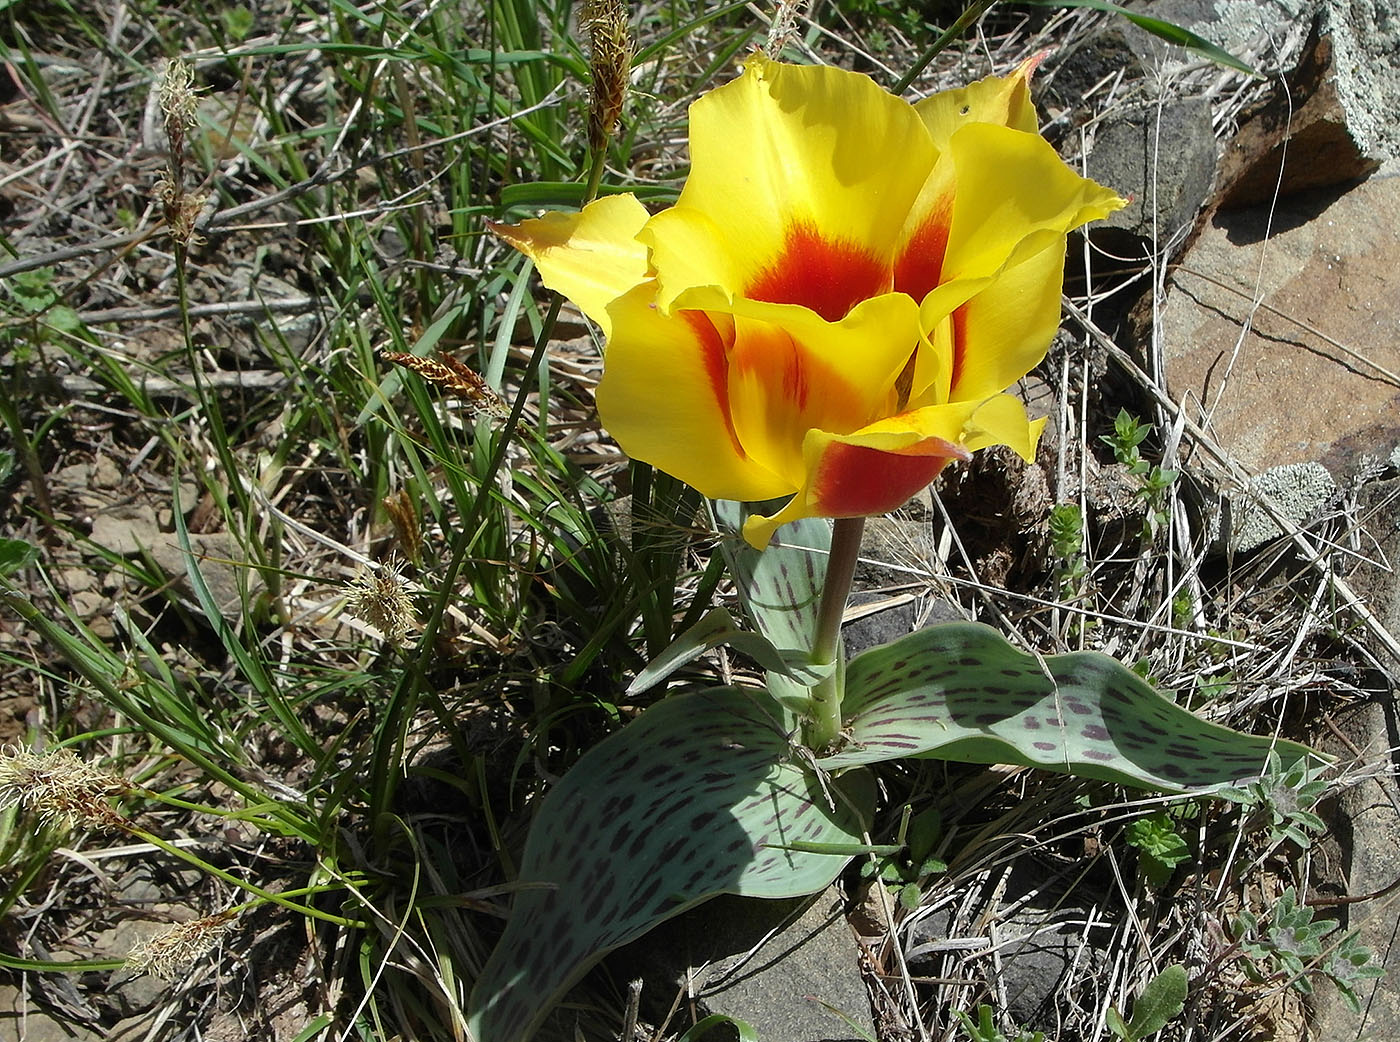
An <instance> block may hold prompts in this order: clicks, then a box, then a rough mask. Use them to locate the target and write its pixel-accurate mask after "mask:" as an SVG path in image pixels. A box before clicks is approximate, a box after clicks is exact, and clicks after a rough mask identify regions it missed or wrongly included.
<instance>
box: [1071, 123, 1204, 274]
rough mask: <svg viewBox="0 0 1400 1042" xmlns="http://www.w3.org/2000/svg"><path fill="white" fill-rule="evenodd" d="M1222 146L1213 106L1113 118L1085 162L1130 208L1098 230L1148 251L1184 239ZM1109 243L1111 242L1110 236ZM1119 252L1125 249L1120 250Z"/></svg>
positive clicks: (1101, 128)
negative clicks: (1214, 125) (1113, 232)
mask: <svg viewBox="0 0 1400 1042" xmlns="http://www.w3.org/2000/svg"><path fill="white" fill-rule="evenodd" d="M1216 154H1217V147H1216V142H1215V132H1214V130H1213V129H1212V127H1211V112H1210V105H1209V104H1208V103H1207V102H1205V101H1204V100H1197V99H1188V100H1180V101H1163V102H1162V103H1161V104H1160V105H1157V104H1148V105H1141V106H1137V107H1135V108H1131V109H1123V110H1120V111H1117V112H1113V113H1110V114H1109V115H1108V116H1106V117H1105V118H1104V120H1103V122H1102V123H1100V125H1099V129H1098V132H1097V133H1096V135H1095V137H1094V149H1093V151H1092V152H1091V153H1090V154H1089V157H1088V160H1087V170H1088V174H1089V176H1090V177H1092V178H1093V179H1094V180H1096V181H1099V182H1100V183H1102V184H1106V185H1109V186H1111V187H1113V188H1115V189H1117V191H1118V192H1119V193H1121V194H1122V195H1124V196H1125V197H1127V198H1129V199H1130V200H1131V202H1130V203H1129V204H1128V205H1127V206H1126V207H1124V208H1123V209H1122V210H1119V211H1118V212H1117V213H1114V214H1112V215H1110V216H1109V218H1108V219H1107V220H1106V221H1104V222H1103V223H1102V225H1100V230H1099V231H1097V232H1096V233H1095V238H1096V239H1098V238H1103V237H1105V231H1104V229H1109V230H1116V231H1118V232H1119V233H1120V235H1119V236H1118V237H1119V238H1121V235H1122V234H1127V235H1129V236H1131V237H1133V238H1134V239H1137V240H1139V241H1140V242H1141V243H1143V244H1146V245H1147V246H1148V247H1149V248H1150V247H1151V245H1152V244H1154V243H1165V242H1168V241H1171V240H1176V241H1178V242H1179V241H1181V240H1182V239H1184V238H1185V235H1186V233H1187V232H1188V231H1189V230H1190V229H1191V227H1192V226H1193V225H1194V224H1195V221H1196V214H1197V213H1198V212H1199V211H1200V209H1201V207H1202V205H1203V204H1204V203H1205V200H1206V196H1207V194H1208V193H1209V192H1210V188H1211V182H1212V180H1213V178H1214V176H1215V163H1216ZM1109 237H1112V236H1109ZM1120 248H1121V247H1120Z"/></svg>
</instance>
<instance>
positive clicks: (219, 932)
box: [126, 912, 234, 983]
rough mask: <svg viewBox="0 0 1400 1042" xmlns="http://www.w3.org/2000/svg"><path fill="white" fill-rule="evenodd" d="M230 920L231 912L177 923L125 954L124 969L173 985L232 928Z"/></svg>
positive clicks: (231, 920) (231, 918) (139, 943)
mask: <svg viewBox="0 0 1400 1042" xmlns="http://www.w3.org/2000/svg"><path fill="white" fill-rule="evenodd" d="M233 920H234V913H233V912H217V913H215V914H214V915H206V916H203V917H202V918H199V919H191V920H190V921H189V922H187V923H178V924H176V925H175V926H174V927H172V928H171V929H169V930H167V931H165V933H163V934H160V935H158V936H156V937H149V938H146V939H145V940H142V941H139V942H137V944H136V946H135V947H133V948H132V949H131V951H130V952H129V953H128V954H127V957H126V968H127V969H128V970H131V971H132V972H133V973H149V974H150V975H151V976H152V977H157V978H159V979H160V980H163V981H166V982H169V983H174V982H175V981H177V980H179V979H180V978H181V977H184V976H185V975H186V974H188V973H189V971H190V969H191V967H192V966H193V965H194V964H195V963H196V962H198V961H199V960H200V959H201V958H203V957H204V956H205V955H207V954H208V953H209V950H210V949H211V948H213V947H214V945H215V944H217V943H218V941H219V939H220V938H221V937H223V935H224V934H226V933H228V932H229V930H231V929H232V928H233Z"/></svg>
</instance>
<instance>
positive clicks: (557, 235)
mask: <svg viewBox="0 0 1400 1042" xmlns="http://www.w3.org/2000/svg"><path fill="white" fill-rule="evenodd" d="M1034 65H1035V61H1034V60H1032V61H1029V62H1026V63H1025V64H1023V65H1022V66H1021V67H1020V68H1019V69H1017V70H1016V72H1014V73H1013V74H1012V75H1010V76H1006V77H991V78H988V79H985V80H981V81H979V82H977V83H973V84H971V85H969V86H967V87H964V88H961V89H958V90H953V91H947V92H944V93H941V94H937V95H935V96H933V97H930V98H927V99H925V100H924V101H921V102H918V103H917V104H912V105H911V104H909V103H908V102H905V101H903V100H901V99H899V98H896V97H894V96H893V95H891V94H889V93H887V92H886V91H884V90H882V89H881V88H880V87H879V86H877V85H876V84H875V83H874V82H873V81H872V80H871V79H870V78H869V77H867V76H863V75H860V74H858V73H853V72H846V71H844V70H841V69H835V68H828V67H821V66H795V65H785V64H780V63H777V62H774V61H770V60H768V59H767V58H764V57H762V56H759V55H754V56H752V57H750V58H749V59H748V60H747V62H746V64H745V68H744V70H743V73H742V74H741V75H740V76H739V77H738V78H737V79H736V80H734V81H732V82H730V83H728V84H725V85H724V86H722V87H719V88H717V89H716V90H713V91H711V92H709V93H708V94H706V95H704V96H703V97H701V98H700V99H698V100H697V101H696V102H695V103H694V104H693V105H692V106H691V108H690V152H691V173H690V176H689V178H688V179H687V181H686V184H685V187H684V189H683V190H682V191H681V194H680V198H679V199H678V200H677V202H676V205H675V206H673V207H671V208H669V209H667V210H664V211H662V212H661V213H658V214H656V215H654V216H653V215H651V214H649V213H648V212H647V210H646V209H645V207H643V206H642V204H641V203H640V202H639V201H638V200H637V199H635V198H633V197H632V196H627V195H616V196H607V197H604V198H601V199H599V200H597V201H595V202H593V203H591V204H589V205H588V206H587V207H585V208H584V209H583V210H582V211H581V212H580V213H576V214H559V213H552V214H548V215H546V216H544V217H542V218H539V219H537V220H530V221H525V222H523V223H521V224H518V225H514V226H499V225H493V229H494V230H495V231H496V233H497V234H498V235H500V236H501V237H502V238H504V239H505V240H506V241H508V242H509V243H511V244H512V245H513V246H515V247H516V248H517V249H520V250H522V251H523V252H524V253H526V254H528V255H529V256H530V257H532V258H533V259H534V261H535V263H536V265H537V266H538V268H539V271H540V275H541V277H542V278H543V280H544V283H545V285H547V286H549V287H550V288H551V289H555V290H558V291H559V292H560V293H562V294H564V295H565V296H567V297H569V298H570V299H571V300H573V301H574V303H576V304H577V305H578V306H579V307H580V308H581V309H582V310H583V312H584V313H585V314H587V315H588V316H589V317H590V318H592V319H593V320H594V321H595V322H597V323H598V324H599V326H600V327H601V328H602V331H603V334H604V336H605V338H606V347H605V353H604V372H603V378H602V382H601V384H600V385H599V388H598V396H597V397H598V411H599V415H600V416H601V418H602V421H603V424H604V425H605V426H606V427H607V429H608V430H609V431H610V432H611V433H612V435H613V437H615V438H616V439H617V441H618V443H619V444H620V445H621V446H622V448H623V449H624V450H625V451H626V452H627V453H628V454H630V455H631V456H633V457H634V458H636V459H639V460H643V461H645V462H647V463H651V464H652V465H654V466H656V467H658V468H659V469H661V470H663V471H666V472H667V473H669V474H672V475H674V476H676V477H678V478H680V479H681V480H683V481H685V482H687V483H688V484H690V485H693V486H694V487H695V488H697V489H698V490H699V491H701V492H702V493H704V494H705V495H707V496H711V497H714V498H718V499H736V500H764V499H773V498H777V497H781V496H788V497H790V498H789V499H788V501H787V503H786V504H785V505H784V506H783V507H782V508H781V509H780V510H779V511H778V512H777V513H775V514H773V515H772V516H769V517H753V518H750V520H749V522H748V524H747V525H746V527H745V529H744V535H745V538H747V539H748V540H749V542H750V543H752V544H753V545H754V546H756V547H762V546H764V545H766V544H767V542H768V540H769V539H770V538H771V536H772V534H773V532H774V530H775V529H776V528H777V527H778V526H779V525H781V524H783V523H785V522H788V521H794V520H797V519H798V518H802V517H812V516H818V517H859V516H864V515H869V514H879V513H884V512H885V511H887V510H891V509H893V508H894V507H896V506H899V505H900V504H901V503H903V502H905V501H906V500H907V499H908V498H909V497H910V496H912V495H914V494H915V493H916V492H918V491H919V490H920V489H921V488H923V487H924V486H925V485H927V484H928V483H929V482H931V481H932V480H933V479H934V478H935V477H937V475H938V473H939V471H940V470H942V468H943V467H944V465H945V464H947V463H948V462H949V461H950V460H953V459H967V458H968V457H969V454H970V453H971V451H972V450H974V449H978V448H982V447H984V446H988V445H1008V446H1010V447H1011V448H1012V449H1014V450H1015V451H1016V452H1017V453H1019V454H1020V455H1021V456H1022V457H1024V458H1025V459H1027V460H1030V459H1033V458H1034V455H1035V446H1036V441H1037V439H1038V438H1039V435H1040V430H1041V428H1042V426H1043V425H1044V421H1043V420H1031V419H1029V418H1028V417H1027V415H1026V412H1025V409H1024V407H1023V406H1022V404H1021V402H1020V400H1019V399H1017V398H1015V397H1013V396H1011V395H1008V394H1005V393H1004V392H1005V390H1006V388H1008V387H1009V386H1010V385H1012V384H1013V383H1015V382H1016V381H1017V380H1018V379H1020V378H1021V377H1022V376H1024V375H1025V374H1026V373H1027V372H1028V371H1029V370H1030V369H1031V368H1032V367H1033V366H1035V365H1036V364H1037V363H1038V362H1039V361H1040V360H1041V359H1042V358H1043V357H1044V355H1045V351H1046V349H1047V348H1048V347H1049V344H1050V341H1051V339H1052V338H1053V337H1054V335H1055V330H1056V329H1057V327H1058V325H1059V316H1060V291H1061V284H1062V281H1063V267H1064V258H1065V235H1066V233H1067V232H1068V231H1070V230H1071V229H1073V228H1076V227H1078V226H1080V225H1082V224H1084V223H1085V222H1087V221H1091V220H1096V219H1098V218H1102V217H1105V216H1107V215H1108V214H1109V213H1111V212H1112V211H1114V210H1116V209H1118V208H1119V207H1121V206H1123V205H1125V202H1124V200H1123V199H1121V198H1119V197H1118V195H1117V194H1116V193H1114V192H1112V191H1110V190H1108V189H1106V188H1103V187H1101V186H1099V185H1097V184H1095V183H1094V182H1092V181H1089V180H1086V179H1085V178H1082V177H1080V176H1079V175H1078V174H1076V173H1074V171H1072V170H1071V169H1070V168H1069V167H1068V166H1066V165H1065V164H1064V162H1063V161H1062V160H1061V159H1060V157H1059V156H1058V155H1057V154H1056V153H1055V150H1054V149H1053V148H1051V147H1050V145H1049V144H1048V143H1047V142H1046V141H1045V140H1044V139H1043V138H1041V137H1040V135H1039V134H1038V133H1037V130H1036V116H1035V109H1034V107H1033V106H1032V104H1031V101H1030V91H1029V79H1030V74H1031V71H1032V69H1033V68H1034Z"/></svg>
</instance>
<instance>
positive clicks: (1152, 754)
mask: <svg viewBox="0 0 1400 1042" xmlns="http://www.w3.org/2000/svg"><path fill="white" fill-rule="evenodd" d="M842 708H843V721H844V727H845V734H846V736H847V738H848V741H847V743H846V745H845V746H844V747H843V748H842V749H841V750H840V751H839V752H838V753H836V754H835V755H832V756H828V757H826V758H825V759H822V760H820V761H818V762H819V763H820V765H821V766H822V767H824V768H826V769H828V770H834V769H837V768H840V767H845V766H850V765H853V764H862V763H877V762H881V761H884V760H892V759H897V758H899V757H904V756H927V757H939V758H941V759H946V760H961V761H964V762H968V763H1013V764H1022V765H1024V766H1028V767H1043V768H1046V769H1047V770H1052V771H1059V772H1062V773H1066V774H1076V775H1081V776H1083V777H1088V778H1098V779H1100V780H1105V781H1112V782H1118V783H1120V784H1124V785H1132V786H1136V787H1139V788H1149V789H1160V790H1164V791H1167V792H1186V791H1200V790H1203V789H1213V788H1216V787H1219V786H1222V785H1226V784H1229V783H1232V782H1238V781H1240V780H1241V779H1244V778H1251V777H1257V776H1258V774H1259V772H1260V770H1261V769H1262V768H1263V766H1264V764H1265V761H1266V760H1267V758H1268V755H1269V752H1270V751H1271V750H1274V751H1277V752H1278V754H1279V756H1280V757H1281V758H1282V760H1283V761H1284V762H1285V763H1292V762H1295V761H1297V760H1300V759H1303V758H1305V757H1312V758H1314V759H1316V760H1317V761H1319V762H1320V761H1321V757H1320V756H1318V754H1316V753H1314V752H1313V751H1312V750H1310V749H1308V748H1307V747H1306V746H1303V745H1298V744H1296V743H1294V742H1285V741H1281V740H1277V739H1272V738H1260V737H1256V736H1254V735H1247V734H1240V733H1239V732H1237V731H1232V730H1230V729H1229V728H1227V727H1221V726H1220V725H1219V724H1213V723H1210V722H1209V721H1206V720H1202V719H1201V718H1200V717H1198V716H1196V715H1195V714H1194V713H1191V712H1189V711H1188V710H1186V709H1183V708H1181V707H1180V706H1178V705H1176V704H1175V703H1174V702H1172V701H1171V700H1170V699H1168V698H1166V697H1165V696H1164V695H1162V694H1160V693H1159V692H1157V691H1155V690H1154V689H1153V688H1152V687H1151V686H1150V685H1148V684H1147V683H1146V682H1145V681H1143V680H1142V678H1141V677H1139V676H1138V675H1137V674H1135V673H1133V672H1132V671H1131V670H1129V669H1127V668H1125V667H1124V666H1122V665H1121V664H1119V663H1118V662H1115V661H1114V660H1113V659H1111V658H1109V657H1107V656H1106V655H1100V654H1096V653H1093V652H1076V653H1073V654H1069V655H1051V656H1047V657H1044V658H1037V657H1036V656H1033V655H1028V654H1026V653H1024V652H1021V651H1018V650H1016V649H1015V648H1013V647H1012V646H1011V645H1010V644H1008V643H1007V642H1006V640H1005V639H1003V638H1002V637H1001V635H1000V634H998V633H997V632H996V631H995V630H993V629H991V628H990V627H987V626H982V625H979V624H976V623H961V622H955V623H948V624H946V625H942V626H932V627H929V628H928V629H925V630H920V631H919V632H917V633H912V634H910V635H909V636H907V637H904V638H902V639H900V640H897V641H895V642H894V643H892V644H887V645H885V646H883V647H880V648H873V649H871V650H870V651H867V652H865V653H864V654H861V655H858V656H857V657H856V658H855V659H854V660H852V662H851V663H850V666H849V667H848V669H847V672H846V693H845V700H844V702H843V705H842Z"/></svg>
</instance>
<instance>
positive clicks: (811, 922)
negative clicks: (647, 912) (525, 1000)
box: [609, 888, 875, 1042]
mask: <svg viewBox="0 0 1400 1042" xmlns="http://www.w3.org/2000/svg"><path fill="white" fill-rule="evenodd" d="M805 903H806V902H805V901H804V899H800V898H798V899H793V900H787V901H764V900H757V899H753V898H739V897H721V898H717V899H716V900H714V901H710V902H708V903H707V904H704V905H701V906H700V907H699V908H696V909H693V910H692V911H690V912H687V913H685V914H684V915H681V916H678V917H676V918H675V919H672V920H671V921H670V922H668V923H664V924H662V925H661V926H659V927H657V929H656V930H653V931H652V932H651V933H650V934H648V935H647V936H646V937H645V938H644V939H642V940H641V941H639V942H637V943H635V944H633V945H629V946H628V947H627V948H625V949H623V950H622V951H620V952H619V953H617V954H616V955H614V956H612V957H611V958H610V960H609V962H610V965H611V966H612V967H613V968H614V970H615V971H616V970H617V969H622V970H624V971H625V972H628V973H629V975H631V976H641V977H642V978H643V980H644V982H645V983H644V986H643V989H642V1002H643V1009H644V1010H645V1011H646V1012H647V1013H648V1015H649V1016H651V1017H652V1018H653V1019H659V1018H660V1017H662V1016H664V1015H665V1013H666V1011H667V1010H669V1009H670V1007H671V1001H672V999H673V998H674V997H675V995H676V993H677V991H678V990H679V991H682V992H685V993H687V994H689V995H693V996H694V1003H695V1011H696V1015H697V1016H699V1017H704V1016H707V1015H709V1014H711V1013H722V1014H725V1015H727V1016H730V1017H735V1018H737V1019H739V1020H743V1021H746V1022H747V1023H748V1024H750V1025H752V1027H753V1028H754V1030H755V1031H757V1033H758V1037H759V1038H761V1039H763V1042H847V1040H850V1042H855V1040H857V1039H860V1038H861V1037H862V1034H864V1035H865V1036H866V1037H871V1038H873V1037H874V1034H875V1029H874V1022H873V1020H872V1018H871V1014H870V1002H869V999H868V998H867V996H866V991H865V984H864V981H863V980H862V978H861V973H860V950H859V947H858V946H857V944H856V941H855V938H854V936H853V934H852V932H851V928H850V926H849V925H848V924H847V922H846V917H845V915H844V914H843V911H842V909H843V904H844V902H843V898H842V896H841V894H840V892H839V891H838V890H836V889H834V888H832V889H828V890H827V891H825V892H824V893H822V894H820V895H819V896H818V897H817V898H816V900H815V901H813V902H812V903H811V904H810V905H807V907H806V908H805V910H804V904H805ZM819 999H820V1001H818V1000H819ZM828 1006H829V1007H831V1009H836V1010H839V1011H840V1014H841V1015H839V1016H838V1015H837V1014H835V1013H832V1012H831V1010H830V1009H828V1008H827V1007H828ZM852 1025H854V1026H852ZM685 1026H688V1020H687V1024H685V1025H679V1024H676V1023H673V1024H672V1025H671V1030H672V1031H679V1030H683V1028H684V1027H685Z"/></svg>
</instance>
